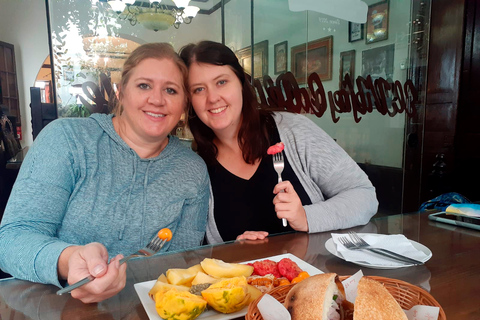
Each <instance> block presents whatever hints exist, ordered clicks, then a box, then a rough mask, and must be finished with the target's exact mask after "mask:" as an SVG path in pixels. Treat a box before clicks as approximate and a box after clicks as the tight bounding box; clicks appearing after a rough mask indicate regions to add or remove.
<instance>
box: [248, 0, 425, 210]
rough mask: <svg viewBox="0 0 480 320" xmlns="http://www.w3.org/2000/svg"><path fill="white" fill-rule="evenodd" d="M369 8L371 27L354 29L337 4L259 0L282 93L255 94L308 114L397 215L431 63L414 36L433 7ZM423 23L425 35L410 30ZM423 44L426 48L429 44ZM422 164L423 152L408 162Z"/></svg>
mask: <svg viewBox="0 0 480 320" xmlns="http://www.w3.org/2000/svg"><path fill="white" fill-rule="evenodd" d="M365 2H366V4H367V5H366V7H365V8H364V9H365V11H366V13H367V22H366V23H365V24H356V23H351V22H350V21H349V20H348V19H349V18H348V17H347V16H352V14H351V12H349V14H348V15H345V14H344V13H342V12H336V13H332V12H333V11H338V10H335V9H336V7H338V6H336V5H335V4H334V2H332V7H331V8H329V7H328V6H326V5H323V6H316V5H315V3H314V2H309V1H300V0H299V1H296V2H295V1H289V0H277V1H268V0H264V1H254V19H255V27H254V28H255V29H254V39H255V43H259V42H262V41H268V50H269V53H268V59H267V63H268V75H269V77H271V78H272V81H273V84H274V85H276V86H277V88H278V89H280V92H282V95H281V96H280V98H278V97H273V96H272V97H269V96H268V91H267V90H266V88H263V90H258V89H259V87H258V86H257V87H256V88H257V92H258V93H259V96H260V99H261V100H262V102H269V107H272V108H278V107H279V108H281V109H287V110H289V111H293V112H297V113H304V114H306V116H307V117H308V118H310V119H311V120H312V121H314V122H315V123H316V124H317V125H318V126H319V127H321V128H322V129H324V130H325V131H326V132H327V133H328V134H329V135H330V136H331V137H332V138H334V139H335V140H336V141H337V143H338V144H339V145H340V146H341V147H342V148H343V149H344V150H345V151H346V152H347V153H348V154H349V155H350V156H351V157H352V158H353V159H354V160H355V161H356V162H357V163H358V164H359V165H360V167H362V169H364V171H365V172H366V173H367V175H368V176H369V178H370V180H371V181H372V183H373V184H374V186H375V187H376V188H377V197H378V198H379V201H380V210H379V212H380V213H385V214H388V213H398V212H400V211H401V210H402V192H403V181H404V178H406V177H405V176H404V162H405V144H406V141H405V136H406V134H409V132H411V131H412V130H417V133H418V130H420V131H421V130H423V128H418V127H415V128H413V126H411V125H409V124H408V123H419V122H420V123H421V122H422V119H419V117H423V112H421V110H423V105H424V104H422V101H414V100H416V98H415V97H416V95H417V94H418V96H420V97H422V95H423V92H424V90H425V84H424V80H425V79H424V78H422V77H421V72H422V71H421V69H419V67H418V65H419V64H420V65H423V66H425V65H426V57H427V55H426V54H425V52H423V56H422V58H420V57H419V52H418V48H419V46H418V44H417V43H415V42H411V37H410V35H411V34H414V35H415V38H417V34H419V31H420V33H424V32H425V34H427V33H428V30H426V31H425V30H424V28H425V27H424V25H428V16H426V15H425V12H428V11H429V8H426V6H429V3H428V2H427V3H423V2H422V6H423V9H422V10H423V13H422V12H419V10H420V9H419V5H418V4H417V5H415V3H416V2H415V1H407V2H405V1H402V2H399V1H383V2H379V1H374V0H371V1H365ZM352 3H353V2H352ZM358 3H360V1H358ZM302 6H303V7H302ZM294 7H297V8H298V7H302V8H301V10H298V9H297V10H296V9H295V8H294ZM316 7H318V8H316ZM332 10H333V11H332ZM352 11H355V10H353V8H352ZM419 17H421V18H422V22H423V24H422V25H421V30H417V29H418V28H419V25H418V24H417V25H415V23H413V24H412V21H416V19H418V18H419ZM412 25H413V27H415V28H417V29H412ZM414 32H415V33H414ZM422 40H423V43H422V47H423V48H425V47H428V45H426V44H425V42H426V41H428V39H426V37H423V38H422ZM244 59H247V58H244ZM248 59H252V58H251V57H249V58H248ZM253 59H255V56H254V57H253ZM255 70H256V71H257V68H256V67H255ZM286 72H291V75H292V76H293V78H291V77H289V75H288V74H286ZM415 72H419V73H420V75H419V76H415ZM347 74H348V76H347V77H346V75H347ZM423 74H424V73H423ZM255 77H256V78H258V74H257V73H256V72H255ZM285 79H288V81H287V82H282V84H281V85H280V86H279V82H278V81H280V80H282V81H283V80H285ZM349 79H350V80H349ZM263 85H264V86H265V85H266V84H265V83H263ZM285 85H286V86H287V87H285ZM297 86H298V87H297ZM260 88H261V87H260ZM287 90H288V91H290V90H292V91H291V93H290V95H287V94H286V91H287ZM302 90H305V91H302ZM302 92H303V93H304V94H305V95H304V96H302ZM412 92H413V93H412ZM295 93H297V94H298V95H296V96H295ZM292 94H293V96H292ZM262 96H264V98H263V99H262ZM269 98H270V99H269ZM418 134H420V133H418ZM418 147H419V148H420V147H421V146H418ZM420 159H421V158H420V152H419V153H418V155H417V156H416V157H413V158H409V161H411V162H414V163H416V164H419V163H420ZM409 165H410V166H411V165H412V163H409Z"/></svg>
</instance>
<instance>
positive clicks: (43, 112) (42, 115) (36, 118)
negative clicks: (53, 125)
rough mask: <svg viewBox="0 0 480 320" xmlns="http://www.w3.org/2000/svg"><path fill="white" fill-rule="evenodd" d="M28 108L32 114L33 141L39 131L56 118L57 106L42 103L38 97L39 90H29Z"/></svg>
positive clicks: (33, 88) (32, 88)
mask: <svg viewBox="0 0 480 320" xmlns="http://www.w3.org/2000/svg"><path fill="white" fill-rule="evenodd" d="M30 99H31V102H30V108H31V112H32V134H33V140H35V138H36V137H37V135H38V134H39V133H40V131H41V130H42V129H43V128H44V127H45V126H46V125H47V124H49V123H50V122H52V121H53V120H55V119H57V118H58V115H57V106H56V105H55V104H54V103H43V102H42V100H41V96H40V88H35V87H31V88H30Z"/></svg>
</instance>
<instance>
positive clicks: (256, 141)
mask: <svg viewBox="0 0 480 320" xmlns="http://www.w3.org/2000/svg"><path fill="white" fill-rule="evenodd" d="M180 57H181V58H182V59H183V60H184V61H185V63H186V64H187V66H188V69H189V81H188V83H189V92H190V95H191V104H192V106H191V107H190V109H189V119H188V121H189V125H190V129H191V131H192V133H193V135H194V137H195V141H196V142H197V145H198V153H199V154H200V156H201V157H202V158H203V159H204V160H205V162H206V163H207V167H208V170H209V175H210V181H211V186H212V199H211V205H210V213H209V223H208V227H207V239H208V241H209V242H211V243H214V242H221V241H227V240H235V239H250V240H256V239H264V238H265V237H266V236H267V235H268V234H271V233H278V232H283V231H289V230H292V229H293V230H297V231H305V232H321V231H326V230H334V229H341V228H348V227H352V226H356V225H364V224H366V223H367V222H368V221H369V220H370V218H371V217H372V216H373V215H374V214H375V212H376V210H377V207H378V201H377V199H376V195H375V189H374V187H373V186H372V184H371V183H370V181H369V180H368V177H367V176H366V175H365V173H364V172H363V171H362V170H361V169H360V167H359V166H358V165H357V164H356V163H355V161H353V159H351V158H350V157H349V156H348V154H347V153H346V152H345V151H344V150H343V149H342V148H341V147H339V146H338V145H337V144H336V142H335V141H334V140H333V139H331V138H330V137H329V136H328V135H327V134H326V133H325V132H324V131H323V130H322V129H320V128H319V127H318V126H317V125H315V124H314V123H313V122H312V121H310V120H309V119H307V118H306V117H304V116H302V115H297V114H291V113H286V112H275V113H272V112H268V111H265V110H261V109H260V108H259V107H260V106H259V104H258V102H257V99H256V96H255V94H254V92H253V90H252V87H251V86H250V84H249V83H248V81H247V79H246V76H245V73H244V70H243V68H242V67H241V66H240V64H239V62H238V60H237V57H236V56H235V54H234V53H233V52H232V51H231V50H230V49H229V48H228V47H226V46H224V45H222V44H220V43H216V42H211V41H202V42H200V43H198V44H189V45H187V46H185V47H184V48H182V50H181V52H180ZM280 141H281V142H283V143H284V144H285V150H284V152H285V169H284V171H283V174H282V177H283V180H284V181H283V182H281V183H278V184H277V174H276V172H275V171H274V168H273V163H272V161H273V160H272V157H271V156H268V155H267V149H268V147H269V146H271V145H273V144H275V143H278V142H280ZM281 191H284V192H281ZM282 218H284V219H286V220H287V221H288V226H287V227H283V225H282V222H281V220H279V219H282Z"/></svg>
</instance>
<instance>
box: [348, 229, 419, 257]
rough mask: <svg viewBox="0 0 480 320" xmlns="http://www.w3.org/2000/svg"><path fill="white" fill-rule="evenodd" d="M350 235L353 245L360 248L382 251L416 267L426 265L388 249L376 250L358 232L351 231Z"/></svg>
mask: <svg viewBox="0 0 480 320" xmlns="http://www.w3.org/2000/svg"><path fill="white" fill-rule="evenodd" d="M348 235H349V236H350V239H352V241H353V243H354V244H355V245H356V246H357V247H359V248H366V249H368V248H370V249H375V250H378V251H382V252H385V253H386V254H389V255H391V256H394V257H397V258H398V259H402V260H405V261H406V262H409V263H412V264H414V265H421V264H424V263H423V262H422V261H418V260H415V259H412V258H409V257H406V256H403V255H401V254H398V253H396V252H393V251H390V250H387V249H383V248H374V247H372V246H371V245H370V244H369V243H367V242H366V241H365V240H363V239H362V238H361V237H360V236H359V235H358V234H357V233H356V232H353V231H350V232H348Z"/></svg>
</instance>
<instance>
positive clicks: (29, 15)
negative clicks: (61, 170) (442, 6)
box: [0, 0, 49, 146]
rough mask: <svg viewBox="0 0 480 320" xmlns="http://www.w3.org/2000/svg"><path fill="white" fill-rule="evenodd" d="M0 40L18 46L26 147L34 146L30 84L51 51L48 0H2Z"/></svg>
mask: <svg viewBox="0 0 480 320" xmlns="http://www.w3.org/2000/svg"><path fill="white" fill-rule="evenodd" d="M0 41H3V42H8V43H11V44H13V45H14V46H15V61H16V70H17V82H18V94H19V102H20V115H21V118H22V122H21V124H22V137H23V140H22V141H21V142H22V145H23V146H30V145H31V144H32V142H33V137H32V122H31V120H32V117H31V112H30V87H32V86H33V85H34V84H35V79H36V77H37V74H38V72H39V70H40V67H41V66H42V64H43V61H44V60H45V58H46V57H47V56H48V54H49V48H48V31H47V16H46V9H45V1H44V0H0Z"/></svg>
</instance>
